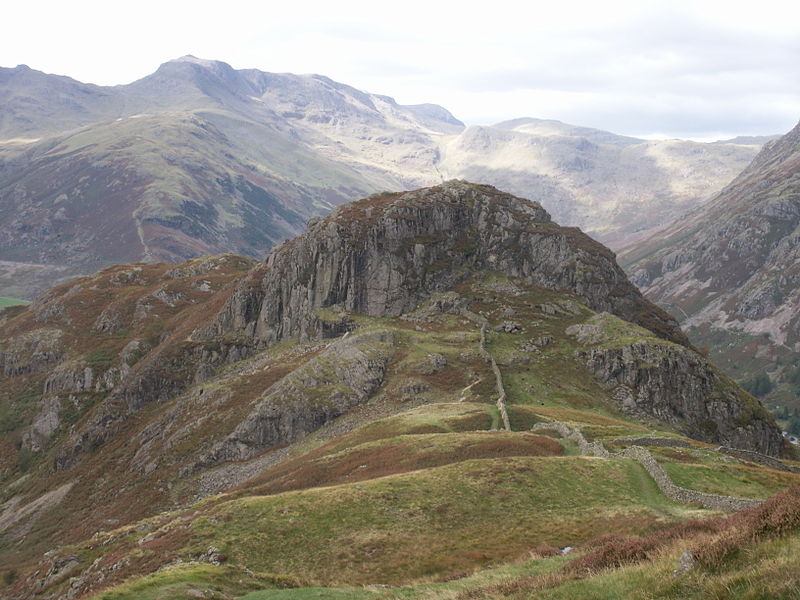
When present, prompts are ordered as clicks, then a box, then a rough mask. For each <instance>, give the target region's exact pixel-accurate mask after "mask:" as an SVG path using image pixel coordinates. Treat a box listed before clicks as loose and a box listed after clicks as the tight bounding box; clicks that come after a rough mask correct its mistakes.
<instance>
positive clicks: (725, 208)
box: [621, 126, 800, 406]
mask: <svg viewBox="0 0 800 600" xmlns="http://www.w3.org/2000/svg"><path fill="white" fill-rule="evenodd" d="M798 226H800V126H798V127H795V128H794V129H793V130H792V131H791V132H789V133H788V134H786V135H785V136H784V137H782V138H781V139H780V140H778V141H776V142H772V143H770V144H768V145H767V146H766V147H765V148H764V150H762V151H761V153H760V154H759V155H758V156H757V157H756V159H755V160H754V161H753V163H752V164H751V165H750V166H749V167H748V168H747V169H746V170H745V171H744V172H743V173H742V174H741V175H740V176H739V177H737V178H736V179H735V180H734V181H733V182H732V183H731V184H730V185H729V186H728V187H726V188H725V189H724V190H723V191H722V192H721V193H720V194H719V195H718V196H717V197H716V198H715V199H714V200H713V201H712V202H711V203H709V204H708V206H707V207H705V208H704V209H702V210H700V211H697V212H695V213H693V214H691V215H688V216H687V217H686V218H684V219H682V220H680V221H678V222H677V223H676V224H675V225H673V226H671V227H669V228H667V229H665V230H664V231H663V232H660V233H659V234H658V235H657V236H655V237H654V238H652V239H651V240H649V241H647V242H646V243H643V244H641V245H638V246H633V247H631V248H628V249H627V250H626V251H625V252H623V253H622V258H621V260H622V261H623V264H625V265H626V266H627V269H628V271H629V272H630V273H631V274H632V279H633V280H634V282H636V283H637V284H638V285H639V286H640V287H641V288H642V289H643V290H644V291H645V293H646V294H647V295H648V297H649V298H651V299H652V300H654V301H655V302H658V303H660V304H662V305H663V306H666V307H667V308H669V309H670V310H671V311H672V312H673V313H674V314H677V315H681V316H682V321H683V325H684V327H685V328H686V329H687V332H688V333H689V335H690V336H691V337H692V339H693V340H695V342H696V343H697V344H698V345H707V346H709V348H710V349H711V352H712V356H713V357H714V359H715V361H716V362H717V363H718V364H720V365H721V366H723V367H724V368H726V369H727V370H728V371H729V372H730V373H731V374H733V375H734V376H735V377H736V378H737V379H738V380H739V381H741V382H746V383H747V384H748V385H751V386H754V389H755V386H756V383H755V382H756V381H757V379H760V380H761V383H760V384H759V387H758V390H757V391H758V392H759V393H760V394H767V393H769V392H770V391H771V388H774V390H772V393H771V395H770V398H771V399H772V400H773V401H775V402H780V403H781V404H784V405H785V404H790V405H793V406H798V404H797V401H796V397H797V380H798V378H800V370H798V364H800V363H799V362H798V361H800V354H798V352H799V351H800V346H798V344H800V330H798V327H800V321H798V314H800V279H799V278H798V273H800V271H798V268H797V265H798V262H800V254H799V253H798V239H800V237H799V236H800V230H799V229H798ZM765 373H768V374H769V379H768V380H765V379H764V374H765Z"/></svg>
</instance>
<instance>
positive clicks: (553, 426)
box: [531, 421, 762, 512]
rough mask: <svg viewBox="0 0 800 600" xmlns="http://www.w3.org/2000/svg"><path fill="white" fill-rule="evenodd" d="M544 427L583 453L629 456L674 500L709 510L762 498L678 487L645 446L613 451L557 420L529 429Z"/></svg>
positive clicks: (740, 505) (752, 503) (746, 505)
mask: <svg viewBox="0 0 800 600" xmlns="http://www.w3.org/2000/svg"><path fill="white" fill-rule="evenodd" d="M546 429H550V430H553V431H556V432H558V433H559V434H560V435H561V437H562V438H565V439H569V440H572V441H574V442H575V443H576V444H577V446H578V448H579V449H580V451H581V454H583V455H586V456H597V457H600V458H632V459H634V460H636V461H637V462H639V464H641V465H642V466H643V467H644V468H645V470H646V471H647V472H648V473H649V474H650V476H651V477H652V478H653V479H654V480H655V482H656V485H657V486H658V489H660V490H661V491H662V492H663V493H664V495H665V496H666V497H667V498H669V499H670V500H673V501H674V502H678V503H680V504H700V505H701V506H703V507H704V508H708V509H711V510H724V511H729V512H733V511H737V510H744V509H745V508H753V507H756V506H759V505H761V503H762V501H761V500H754V499H750V498H735V497H733V496H722V495H719V494H706V493H705V492H698V491H695V490H690V489H687V488H683V487H680V486H677V485H675V483H674V482H673V481H672V479H670V477H669V475H668V474H667V472H666V471H665V470H664V468H663V467H662V466H661V465H659V464H658V461H656V459H655V458H654V457H653V455H652V454H650V452H649V451H648V450H647V449H646V448H643V447H641V446H630V447H629V448H625V449H624V450H622V451H620V452H616V453H613V454H612V453H611V452H609V451H608V450H606V448H605V446H603V444H602V443H601V442H587V441H586V438H585V437H583V434H582V433H581V432H580V431H579V430H577V429H573V428H571V427H569V426H568V425H566V424H565V423H561V422H559V421H552V422H549V423H536V424H535V425H534V426H533V427H532V428H531V431H542V430H546ZM662 439H666V438H662Z"/></svg>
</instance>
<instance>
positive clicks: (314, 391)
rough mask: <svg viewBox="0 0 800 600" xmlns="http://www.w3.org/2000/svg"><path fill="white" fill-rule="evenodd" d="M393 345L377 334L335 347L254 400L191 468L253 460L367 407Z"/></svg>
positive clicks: (353, 338) (389, 337) (388, 334)
mask: <svg viewBox="0 0 800 600" xmlns="http://www.w3.org/2000/svg"><path fill="white" fill-rule="evenodd" d="M391 342H392V334H391V332H390V331H386V330H378V331H370V332H366V333H363V334H360V335H354V336H350V337H346V338H344V339H342V340H340V341H337V342H335V343H333V344H332V345H331V346H330V347H329V348H328V349H327V350H325V352H323V353H322V354H321V355H320V356H318V357H317V358H315V359H312V360H311V361H309V362H308V363H306V364H305V365H303V366H302V367H301V368H300V369H298V370H296V371H294V372H292V373H291V374H289V375H287V376H286V377H284V378H283V379H282V380H281V381H279V382H278V383H276V384H275V385H274V386H272V387H271V388H270V389H269V390H268V391H267V393H266V394H265V395H264V396H263V397H261V398H259V399H257V400H255V402H254V407H253V409H252V410H251V412H250V413H249V414H248V415H247V417H245V418H244V419H243V420H242V421H241V423H240V424H239V425H238V426H237V427H236V429H235V430H234V431H233V432H231V434H230V435H228V436H227V437H226V438H225V439H223V440H221V441H220V442H218V443H217V444H216V445H215V446H214V448H213V449H212V450H211V452H209V453H208V454H206V455H205V456H203V457H202V458H201V459H200V461H199V462H198V463H197V465H195V466H196V467H197V466H210V465H213V464H216V463H218V462H221V461H225V460H244V459H248V458H252V457H253V456H254V455H255V454H257V453H258V452H261V451H263V450H266V449H268V448H274V447H276V446H280V445H283V444H287V443H289V442H293V441H294V440H297V439H299V438H301V437H302V436H304V435H306V434H309V433H311V432H312V431H316V430H317V429H319V428H320V427H322V426H323V425H325V424H326V423H327V422H329V421H331V420H332V419H334V418H336V417H338V416H339V415H341V414H343V413H344V412H346V411H347V410H348V409H350V408H352V407H353V406H355V405H356V404H360V403H362V402H365V401H366V400H368V399H369V397H370V396H371V395H372V393H373V392H374V391H375V390H376V389H378V388H379V387H380V386H381V384H382V383H383V379H384V375H385V372H386V365H387V363H388V361H389V358H390V356H391V353H392V345H391Z"/></svg>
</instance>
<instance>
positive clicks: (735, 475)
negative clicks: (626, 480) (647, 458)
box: [662, 462, 800, 498]
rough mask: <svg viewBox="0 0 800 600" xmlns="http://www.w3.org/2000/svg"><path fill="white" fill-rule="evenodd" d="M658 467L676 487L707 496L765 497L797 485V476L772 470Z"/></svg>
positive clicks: (666, 463)
mask: <svg viewBox="0 0 800 600" xmlns="http://www.w3.org/2000/svg"><path fill="white" fill-rule="evenodd" d="M662 466H663V467H664V470H665V471H666V472H667V473H668V474H669V476H670V477H671V478H672V480H673V481H674V482H675V484H676V485H679V486H681V487H686V488H689V489H693V490H698V491H701V492H708V493H711V494H725V495H728V496H739V497H742V498H767V497H768V496H771V495H772V494H775V493H777V492H780V491H783V490H785V489H786V488H788V487H791V486H792V485H800V475H798V474H796V473H789V472H785V471H776V470H773V469H760V468H757V467H744V466H734V465H730V466H729V465H721V464H716V465H697V464H682V463H671V462H665V463H662Z"/></svg>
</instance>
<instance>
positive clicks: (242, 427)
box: [0, 182, 797, 598]
mask: <svg viewBox="0 0 800 600" xmlns="http://www.w3.org/2000/svg"><path fill="white" fill-rule="evenodd" d="M631 321H633V322H631ZM636 323H639V324H636ZM0 333H1V335H0V339H2V342H0V370H1V372H2V378H3V379H2V385H0V427H2V430H1V432H0V444H2V452H0V477H2V486H0V490H2V492H0V493H2V496H0V503H2V504H0V564H2V565H13V568H9V567H4V582H5V583H4V585H5V589H6V590H8V591H7V592H3V593H7V595H9V597H12V598H34V597H48V596H54V595H55V596H66V597H75V598H77V597H85V596H88V595H91V594H93V593H95V592H97V591H98V590H100V589H103V588H106V587H109V586H112V585H117V584H119V583H120V582H121V581H123V580H125V579H130V578H136V577H139V576H142V575H147V574H153V575H152V576H153V577H155V578H156V579H155V580H151V579H145V580H142V581H139V580H135V581H137V583H131V585H133V586H134V587H133V588H131V589H133V590H141V589H142V588H141V587H136V586H144V588H145V589H146V588H147V587H148V586H151V585H153V584H151V583H148V582H151V581H155V582H156V583H155V584H154V585H155V586H156V587H158V586H161V585H162V584H164V585H167V584H165V583H164V582H163V581H162V582H161V583H159V579H158V578H159V577H161V576H165V577H168V578H173V579H172V580H171V581H172V583H170V584H169V585H173V584H174V585H175V586H176V589H181V590H184V591H185V592H186V594H189V592H188V591H186V590H188V588H189V587H192V588H193V586H194V587H196V586H195V582H196V580H197V578H200V580H203V581H209V582H213V581H218V583H209V585H212V586H214V585H223V587H225V586H228V587H226V588H225V589H229V590H233V591H235V593H236V594H242V593H244V592H246V591H249V590H251V589H259V588H264V587H270V586H276V585H277V586H284V585H300V584H306V585H309V584H322V585H326V586H327V585H340V584H348V585H355V584H362V583H391V584H398V585H399V584H406V583H412V582H415V581H424V580H426V579H429V578H431V577H434V578H436V577H446V576H449V575H453V574H454V573H462V572H472V571H473V570H477V569H482V568H485V567H487V566H493V565H500V564H502V563H503V562H505V561H508V560H513V559H516V558H517V557H519V556H521V555H522V554H524V553H526V552H528V551H529V550H530V549H531V548H532V547H536V546H537V545H545V544H547V545H549V546H554V545H558V546H564V545H576V544H577V543H580V542H582V541H585V540H589V539H591V538H592V537H594V536H595V535H598V534H601V533H611V532H615V533H631V534H637V533H644V532H647V531H650V530H651V529H652V528H653V527H660V526H663V525H664V524H667V523H674V522H678V521H682V520H684V519H686V518H688V517H692V516H696V515H698V514H713V513H706V512H702V513H698V510H697V509H695V508H692V507H687V506H684V505H682V504H680V502H676V500H675V498H673V496H674V494H673V495H672V496H668V495H665V494H666V493H667V492H663V491H661V490H662V487H663V485H664V483H663V481H660V479H658V478H657V479H656V480H654V479H652V478H651V475H650V474H648V473H650V471H648V470H647V469H650V468H651V467H648V466H646V463H640V462H636V461H635V460H633V459H632V458H631V456H634V455H620V456H616V455H614V456H612V455H604V456H603V457H601V458H596V457H591V456H586V455H585V454H586V452H584V450H585V440H584V442H583V445H581V444H578V445H577V446H576V442H575V441H574V440H573V439H572V437H570V436H567V437H564V438H563V439H560V438H559V436H558V435H555V434H554V433H553V431H551V430H550V429H547V428H545V431H542V432H540V431H537V432H530V431H529V430H530V428H531V426H533V425H534V424H536V423H540V422H551V421H559V422H561V423H565V422H566V423H569V424H571V425H570V426H571V427H577V428H579V429H580V430H582V431H583V434H585V435H586V436H589V437H590V438H592V439H593V441H595V442H600V441H604V442H607V444H608V447H609V448H610V449H616V448H624V447H627V446H631V445H634V444H637V443H642V444H650V441H649V438H650V437H652V436H653V435H655V436H660V437H666V438H668V439H669V440H678V441H676V444H677V445H678V446H679V447H681V448H684V449H686V451H685V452H683V451H681V452H683V453H681V452H679V453H675V452H671V453H670V452H666V453H662V451H661V450H658V448H659V446H658V444H657V443H656V444H654V450H653V452H654V456H656V458H655V459H654V460H656V461H658V462H660V463H662V464H664V468H665V469H666V471H665V472H666V473H668V474H669V475H668V476H669V477H672V478H673V479H675V480H676V481H678V482H679V483H678V485H681V486H685V487H687V488H691V489H694V490H697V492H702V493H705V494H725V495H727V496H736V497H740V499H738V500H737V499H736V498H734V499H733V500H729V501H725V502H729V503H728V504H724V506H729V505H730V502H732V503H733V505H735V506H750V505H751V504H753V502H752V499H753V498H755V499H760V498H764V497H766V496H768V495H770V494H772V493H775V492H778V491H781V490H783V489H785V488H786V487H787V486H789V485H792V483H793V482H795V481H796V480H797V476H796V474H795V473H793V472H792V471H791V469H792V468H793V467H790V466H786V465H785V464H784V463H781V462H780V461H778V460H776V459H774V458H770V457H769V456H767V455H771V456H777V455H779V454H781V453H782V452H785V451H786V449H785V448H783V440H782V438H781V436H780V433H779V431H778V430H777V429H776V427H775V425H774V422H773V421H772V419H771V417H770V416H769V414H767V413H766V412H765V411H764V409H763V407H761V405H760V404H758V402H757V401H755V400H754V399H753V398H752V397H750V396H749V395H747V394H746V393H745V392H743V391H742V390H741V389H739V388H737V387H736V386H735V384H733V382H732V381H731V380H730V379H729V378H727V377H726V376H725V375H724V374H722V373H721V372H719V371H718V370H717V369H716V368H715V367H714V366H713V365H711V364H710V363H708V362H707V361H706V360H705V359H704V358H703V357H702V356H700V355H698V354H697V353H695V352H694V351H693V350H692V349H691V348H689V347H687V346H686V345H685V344H686V342H685V339H684V338H683V335H682V334H681V332H680V330H679V329H678V328H677V326H676V324H675V322H674V321H673V320H672V319H671V318H670V317H669V316H668V315H666V314H665V313H663V312H661V311H660V310H659V309H657V308H656V307H655V306H653V305H651V304H650V303H649V302H647V301H646V300H645V299H644V298H643V297H642V296H641V294H640V293H639V292H638V291H637V290H636V289H635V288H634V287H633V286H632V285H631V284H630V283H629V282H628V281H627V280H626V279H625V277H624V274H623V273H622V271H621V270H620V269H619V267H617V266H616V264H615V262H614V259H613V255H612V254H611V253H610V252H609V251H608V250H607V249H605V248H603V247H602V246H600V245H599V244H598V243H596V242H594V241H592V240H591V239H590V238H588V237H586V236H585V235H583V234H582V233H580V232H579V231H577V230H575V229H570V228H562V227H559V226H558V225H556V224H554V223H553V222H552V221H550V218H549V215H548V214H547V213H546V212H545V211H544V210H543V209H542V208H541V206H539V205H538V204H536V203H533V202H529V201H526V200H522V199H520V198H516V197H514V196H511V195H509V194H505V193H502V192H499V191H497V190H496V189H494V188H491V187H489V186H477V185H472V184H467V183H463V182H449V183H447V184H444V185H442V186H438V187H435V188H430V189H425V190H417V191H414V192H407V193H402V194H382V195H375V196H371V197H369V198H366V199H364V200H362V201H359V202H356V203H353V204H350V205H346V206H344V207H342V208H340V209H338V210H337V211H335V212H334V213H333V214H331V215H330V216H329V217H327V218H325V219H322V220H320V221H318V222H316V223H313V224H312V225H311V227H310V229H309V231H308V232H307V233H306V234H304V235H302V236H300V237H298V238H295V239H294V240H291V241H289V242H286V243H284V244H282V245H281V246H279V247H278V248H276V249H275V250H274V251H273V252H272V253H271V254H270V255H269V256H268V258H267V259H266V260H265V261H264V262H263V263H255V262H254V261H252V260H250V259H246V258H243V257H237V256H232V255H223V256H219V257H215V258H207V259H194V260H191V261H189V262H186V263H182V264H180V265H168V264H134V265H127V266H117V267H110V268H107V269H105V270H103V271H101V272H99V273H97V274H96V275H93V276H90V277H85V278H82V279H78V280H75V281H73V282H70V283H68V284H65V285H62V286H60V287H57V288H54V289H53V290H51V291H49V292H48V293H47V294H45V295H43V296H42V297H41V298H39V299H38V300H37V301H36V302H35V303H34V304H32V305H30V306H28V307H25V306H18V307H10V308H5V309H2V311H0ZM553 427H555V429H554V431H556V430H558V427H561V425H558V426H557V425H554V426H553ZM498 430H503V431H498ZM547 432H549V433H547ZM684 435H688V436H690V437H691V438H692V440H687V439H685V438H684V437H683V436H684ZM623 438H624V439H623ZM626 439H627V441H625V440H626ZM636 439H640V440H641V441H638V442H637V441H631V440H636ZM612 442H613V443H612ZM709 444H714V446H711V445H709ZM718 444H724V445H725V446H730V447H732V448H727V449H716V446H717V445H718ZM592 447H594V446H592ZM736 448H739V449H749V450H751V451H752V450H755V451H758V452H747V451H744V450H737V449H736ZM724 452H727V453H729V454H725V453H724ZM737 453H739V454H737ZM581 454H583V455H581ZM753 461H756V462H753ZM670 462H673V463H674V465H673V466H669V464H667V463H670ZM658 477H661V476H658ZM664 489H666V488H664ZM697 492H692V494H696V493H697ZM219 493H223V495H221V496H212V495H213V494H219ZM670 493H671V492H670ZM681 494H683V492H681V493H680V494H678V496H676V498H678V500H680V499H681V498H684V500H685V499H686V497H685V496H682V495H681ZM208 496H211V497H208ZM695 497H696V496H692V495H691V494H690V496H688V498H689V499H690V500H691V499H692V498H695ZM697 497H698V498H701V497H700V496H697ZM202 498H206V499H205V500H201V499H202ZM701 499H702V498H701ZM198 500H201V501H200V502H199V503H196V502H197V501H198ZM698 501H699V500H698ZM711 508H713V506H711ZM510 514H514V515H515V516H514V518H513V519H509V515H510ZM333 515H336V516H335V517H334V516H333ZM465 515H466V516H468V518H466V519H464V516H465ZM554 515H556V518H555V519H554V520H553V516H554ZM465 522H466V523H467V524H465ZM486 531H492V532H494V534H495V535H494V536H487V535H486ZM311 548H314V549H315V550H314V551H313V552H311V551H310V549H311ZM421 549H424V551H422V550H421ZM43 555H44V557H43ZM197 561H205V562H206V563H207V562H208V561H211V563H213V564H216V565H223V564H224V566H222V567H219V568H217V567H213V568H211V566H208V565H206V566H203V565H199V566H197ZM186 563H189V564H188V565H187V568H184V567H183V566H178V565H179V564H181V565H182V564H186ZM167 565H172V567H170V568H168V569H167V571H161V570H160V569H162V567H165V566H167ZM195 567H197V569H199V571H198V570H196V569H195ZM173 568H174V569H177V571H172V570H170V569H173ZM209 568H211V571H208V569H209ZM159 573H160V574H159ZM220 578H221V579H220ZM223 580H224V581H226V582H227V583H224V584H223ZM237 582H238V583H237ZM204 585H205V584H204ZM187 586H188V587H187ZM0 589H3V588H0ZM220 589H221V588H220ZM108 593H110V594H112V596H108V597H109V598H110V597H117V596H114V595H113V594H116V593H117V592H108ZM119 593H128V592H124V590H123V591H121V592H119ZM131 593H133V595H134V597H137V596H136V594H139V593H141V591H133V592H131ZM176 593H178V592H176ZM180 593H183V592H180ZM121 597H127V596H121ZM138 597H142V596H138Z"/></svg>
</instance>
